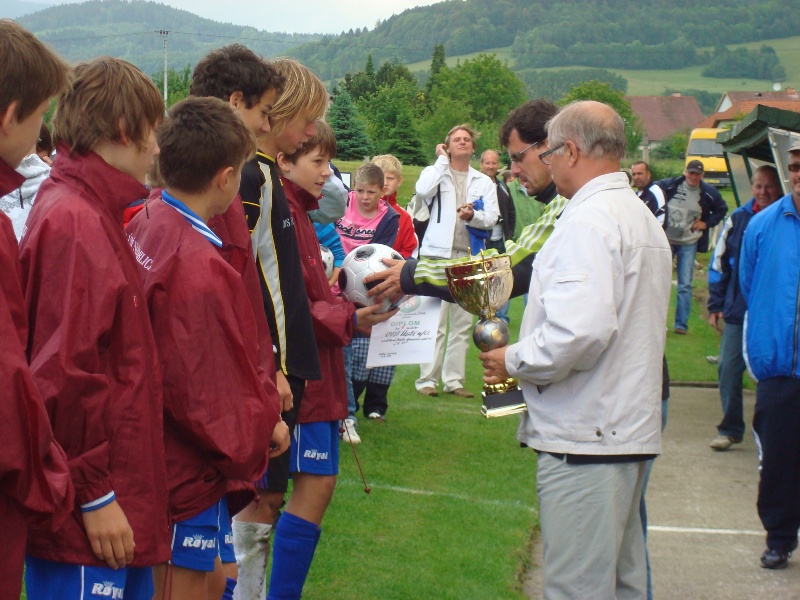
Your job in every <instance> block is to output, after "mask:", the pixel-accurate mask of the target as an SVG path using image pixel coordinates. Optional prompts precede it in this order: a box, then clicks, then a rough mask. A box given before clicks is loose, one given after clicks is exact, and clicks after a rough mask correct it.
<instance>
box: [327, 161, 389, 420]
mask: <svg viewBox="0 0 800 600" xmlns="http://www.w3.org/2000/svg"><path fill="white" fill-rule="evenodd" d="M383 177H384V175H383V170H382V169H381V167H379V166H378V165H377V164H374V163H369V164H365V165H361V166H360V167H359V168H358V170H357V171H356V174H355V176H354V181H355V185H354V187H353V191H352V192H350V200H349V202H348V203H347V209H346V210H345V213H344V216H343V217H342V218H341V219H339V220H338V221H337V222H336V228H337V230H338V231H339V237H340V238H341V240H342V247H343V248H344V251H345V253H347V254H349V253H350V252H352V251H353V250H355V249H356V248H358V247H359V246H363V245H364V244H383V245H384V246H389V247H392V246H393V245H394V243H395V240H396V238H397V235H398V230H399V224H400V216H399V214H398V213H397V212H396V211H395V210H394V209H393V208H392V207H391V206H390V205H389V203H388V202H387V201H386V200H385V199H383V198H382V197H381V196H382V194H383V190H384V189H385V187H384V180H383ZM400 210H402V209H400ZM349 345H350V347H351V351H352V362H351V364H350V377H351V382H352V385H353V400H354V402H355V407H354V408H355V409H356V411H357V410H358V399H359V397H360V396H361V392H364V409H363V411H364V416H366V417H367V418H368V419H370V420H373V421H383V420H384V419H385V418H386V411H387V410H388V408H389V397H388V394H389V386H390V385H391V383H392V379H393V378H394V372H395V367H394V366H385V367H378V368H372V369H369V368H367V354H368V353H369V335H368V334H365V333H363V332H361V333H356V334H355V335H354V336H353V339H352V341H351V342H350V344H349Z"/></svg>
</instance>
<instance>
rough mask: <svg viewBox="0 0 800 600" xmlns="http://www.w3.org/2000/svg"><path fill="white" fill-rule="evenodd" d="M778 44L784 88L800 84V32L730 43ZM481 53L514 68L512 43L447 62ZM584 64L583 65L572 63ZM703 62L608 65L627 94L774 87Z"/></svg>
mask: <svg viewBox="0 0 800 600" xmlns="http://www.w3.org/2000/svg"><path fill="white" fill-rule="evenodd" d="M764 44H766V45H768V46H772V47H773V48H775V52H776V53H777V54H778V58H779V59H780V61H781V64H782V65H783V68H784V69H785V70H786V81H784V82H781V85H782V86H783V88H786V87H794V88H795V89H798V88H800V62H798V61H797V56H798V52H800V36H795V37H790V38H783V39H775V40H763V41H760V42H752V43H748V44H731V45H730V46H729V47H730V48H731V49H733V48H739V47H746V48H750V49H752V50H758V49H759V48H760V47H761V46H762V45H764ZM478 54H494V55H495V56H497V58H498V59H499V60H501V61H503V62H506V63H507V64H508V66H509V67H510V68H512V69H513V68H514V58H513V56H512V53H511V46H506V47H502V48H492V49H489V50H484V51H483V52H473V53H471V54H464V55H461V56H448V57H447V58H446V59H445V60H446V62H447V64H448V66H451V67H453V66H455V65H456V63H457V62H458V61H459V60H460V61H462V62H463V61H464V60H467V59H471V58H475V57H476V56H478ZM406 66H407V67H408V68H409V69H410V70H411V71H412V72H413V71H427V70H428V69H430V60H425V61H420V62H416V63H412V64H409V65H406ZM565 68H569V67H554V68H552V69H546V70H561V69H565ZM573 68H582V67H573ZM703 68H704V65H695V66H691V67H686V68H684V69H675V70H629V69H608V70H609V71H611V72H613V73H617V74H619V75H622V76H623V77H625V79H627V80H628V92H627V93H628V95H630V96H657V95H661V94H663V93H664V90H666V89H698V90H707V91H709V92H716V93H719V94H723V93H724V92H728V91H769V90H771V89H772V84H773V82H772V81H765V80H760V79H715V78H713V77H703V76H702V75H701V74H700V73H701V72H702V70H703Z"/></svg>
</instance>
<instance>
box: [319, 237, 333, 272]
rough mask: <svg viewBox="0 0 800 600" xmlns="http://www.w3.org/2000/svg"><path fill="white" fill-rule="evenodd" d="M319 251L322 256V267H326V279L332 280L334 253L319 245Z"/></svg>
mask: <svg viewBox="0 0 800 600" xmlns="http://www.w3.org/2000/svg"><path fill="white" fill-rule="evenodd" d="M319 251H320V253H321V254H322V266H323V267H325V277H328V278H330V276H331V275H333V252H331V251H330V250H329V249H328V247H327V246H323V245H322V244H320V245H319Z"/></svg>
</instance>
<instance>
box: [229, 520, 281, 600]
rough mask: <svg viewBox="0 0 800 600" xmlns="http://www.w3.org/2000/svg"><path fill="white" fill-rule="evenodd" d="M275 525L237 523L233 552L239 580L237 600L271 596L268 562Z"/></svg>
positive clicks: (254, 599) (257, 599) (234, 527)
mask: <svg viewBox="0 0 800 600" xmlns="http://www.w3.org/2000/svg"><path fill="white" fill-rule="evenodd" d="M271 531H272V525H267V524H265V523H249V522H247V521H237V520H236V519H234V520H233V549H234V552H235V553H236V566H237V567H238V568H239V579H238V580H237V583H236V588H235V589H234V591H233V599H234V600H265V599H266V597H267V559H268V558H269V535H270V532H271Z"/></svg>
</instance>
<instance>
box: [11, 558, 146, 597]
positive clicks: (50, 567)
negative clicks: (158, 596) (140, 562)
mask: <svg viewBox="0 0 800 600" xmlns="http://www.w3.org/2000/svg"><path fill="white" fill-rule="evenodd" d="M25 589H26V592H27V594H28V599H29V600H73V599H74V600H90V599H92V598H96V599H97V600H105V599H111V600H113V599H114V598H125V600H151V599H152V597H153V594H155V588H154V586H153V570H152V569H151V568H150V567H126V568H124V569H117V570H114V569H112V568H111V567H89V566H83V565H70V564H67V563H60V562H53V561H50V560H43V559H41V558H35V557H33V556H26V557H25Z"/></svg>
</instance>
